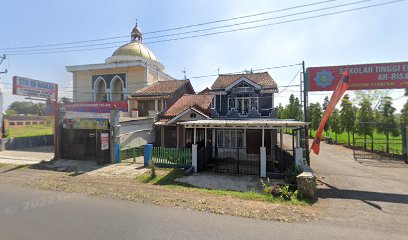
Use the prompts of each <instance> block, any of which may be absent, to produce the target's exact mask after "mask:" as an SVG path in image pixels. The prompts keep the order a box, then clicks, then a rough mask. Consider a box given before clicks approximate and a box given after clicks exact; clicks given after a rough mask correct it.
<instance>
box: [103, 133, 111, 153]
mask: <svg viewBox="0 0 408 240" xmlns="http://www.w3.org/2000/svg"><path fill="white" fill-rule="evenodd" d="M107 149H109V133H101V150H107Z"/></svg>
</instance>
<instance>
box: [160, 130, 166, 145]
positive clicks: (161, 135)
mask: <svg viewBox="0 0 408 240" xmlns="http://www.w3.org/2000/svg"><path fill="white" fill-rule="evenodd" d="M160 127H161V129H160V146H161V147H164V129H165V127H164V126H160Z"/></svg>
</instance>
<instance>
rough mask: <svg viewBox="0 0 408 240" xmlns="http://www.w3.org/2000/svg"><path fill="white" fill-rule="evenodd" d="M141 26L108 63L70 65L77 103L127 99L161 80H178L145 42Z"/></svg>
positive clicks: (136, 27)
mask: <svg viewBox="0 0 408 240" xmlns="http://www.w3.org/2000/svg"><path fill="white" fill-rule="evenodd" d="M142 40H143V34H142V31H141V30H140V28H139V27H138V26H137V23H136V25H135V27H134V28H133V30H132V32H131V37H130V42H129V43H127V44H125V45H122V46H121V47H119V48H118V49H117V50H116V51H115V52H114V53H113V54H112V56H110V57H108V58H107V59H106V60H105V63H97V64H86V65H76V66H67V67H66V69H67V71H68V72H71V73H72V75H73V101H74V102H123V101H126V100H127V98H128V96H129V95H130V94H131V93H133V92H135V91H137V90H139V89H141V88H143V87H145V86H148V85H151V84H153V83H155V82H159V81H167V80H175V79H174V78H173V77H171V76H169V75H168V74H166V73H165V68H164V65H163V64H162V63H160V62H159V59H158V58H157V57H156V56H155V54H154V53H153V52H152V51H151V50H150V49H149V48H148V47H146V46H145V45H144V44H143V43H142Z"/></svg>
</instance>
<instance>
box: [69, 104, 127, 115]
mask: <svg viewBox="0 0 408 240" xmlns="http://www.w3.org/2000/svg"><path fill="white" fill-rule="evenodd" d="M113 107H116V108H118V109H119V110H120V111H122V112H127V111H128V103H127V102H76V103H70V104H65V105H64V106H63V109H64V110H65V111H72V112H93V113H109V112H110V110H111V109H112V108H113Z"/></svg>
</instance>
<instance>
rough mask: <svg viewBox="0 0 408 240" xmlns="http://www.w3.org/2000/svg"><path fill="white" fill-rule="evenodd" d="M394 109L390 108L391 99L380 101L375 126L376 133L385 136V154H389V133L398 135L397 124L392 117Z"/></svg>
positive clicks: (386, 98) (385, 98)
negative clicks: (377, 119) (377, 121)
mask: <svg viewBox="0 0 408 240" xmlns="http://www.w3.org/2000/svg"><path fill="white" fill-rule="evenodd" d="M394 112H395V108H394V107H393V106H392V98H391V97H389V96H387V97H384V98H383V99H382V101H381V105H380V111H379V124H378V125H377V126H378V127H377V129H378V132H380V133H384V134H385V139H386V152H387V153H389V152H390V144H389V140H390V133H391V134H392V135H393V136H394V137H396V136H398V134H399V131H398V124H397V121H396V120H395V116H394Z"/></svg>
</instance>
